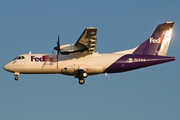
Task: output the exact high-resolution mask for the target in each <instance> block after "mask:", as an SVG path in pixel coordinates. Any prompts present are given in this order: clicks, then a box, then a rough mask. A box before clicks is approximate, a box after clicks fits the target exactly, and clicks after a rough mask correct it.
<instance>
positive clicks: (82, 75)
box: [75, 70, 88, 85]
mask: <svg viewBox="0 0 180 120" xmlns="http://www.w3.org/2000/svg"><path fill="white" fill-rule="evenodd" d="M87 76H88V74H87V73H86V72H85V71H84V70H78V71H77V76H76V77H75V78H78V79H79V84H80V85H83V84H84V83H85V80H84V78H87Z"/></svg>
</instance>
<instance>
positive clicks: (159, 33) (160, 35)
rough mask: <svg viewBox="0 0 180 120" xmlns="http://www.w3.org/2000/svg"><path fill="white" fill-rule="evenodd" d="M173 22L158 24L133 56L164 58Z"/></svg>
mask: <svg viewBox="0 0 180 120" xmlns="http://www.w3.org/2000/svg"><path fill="white" fill-rule="evenodd" d="M173 27H174V22H166V23H163V24H159V25H158V26H157V28H156V30H155V31H154V33H153V34H152V36H151V37H150V38H149V39H147V40H146V41H145V42H143V43H142V44H141V45H140V46H139V47H138V48H137V49H136V50H135V51H134V52H133V54H143V55H161V56H166V53H167V50H168V47H169V42H170V40H171V34H172V30H173Z"/></svg>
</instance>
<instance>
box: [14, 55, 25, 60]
mask: <svg viewBox="0 0 180 120" xmlns="http://www.w3.org/2000/svg"><path fill="white" fill-rule="evenodd" d="M20 59H25V57H24V56H17V57H15V58H14V59H13V60H20Z"/></svg>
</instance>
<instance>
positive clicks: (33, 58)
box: [31, 56, 54, 62]
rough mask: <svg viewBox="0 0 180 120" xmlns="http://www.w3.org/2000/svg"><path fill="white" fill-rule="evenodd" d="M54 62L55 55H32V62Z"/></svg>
mask: <svg viewBox="0 0 180 120" xmlns="http://www.w3.org/2000/svg"><path fill="white" fill-rule="evenodd" d="M33 61H35V62H54V61H53V57H52V58H51V57H48V56H42V57H35V56H31V62H33Z"/></svg>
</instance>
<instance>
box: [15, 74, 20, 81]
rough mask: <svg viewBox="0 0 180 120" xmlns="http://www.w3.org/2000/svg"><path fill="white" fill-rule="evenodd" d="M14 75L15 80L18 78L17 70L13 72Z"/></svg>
mask: <svg viewBox="0 0 180 120" xmlns="http://www.w3.org/2000/svg"><path fill="white" fill-rule="evenodd" d="M14 76H15V78H14V79H15V80H16V81H17V80H18V76H19V72H15V73H14Z"/></svg>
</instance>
